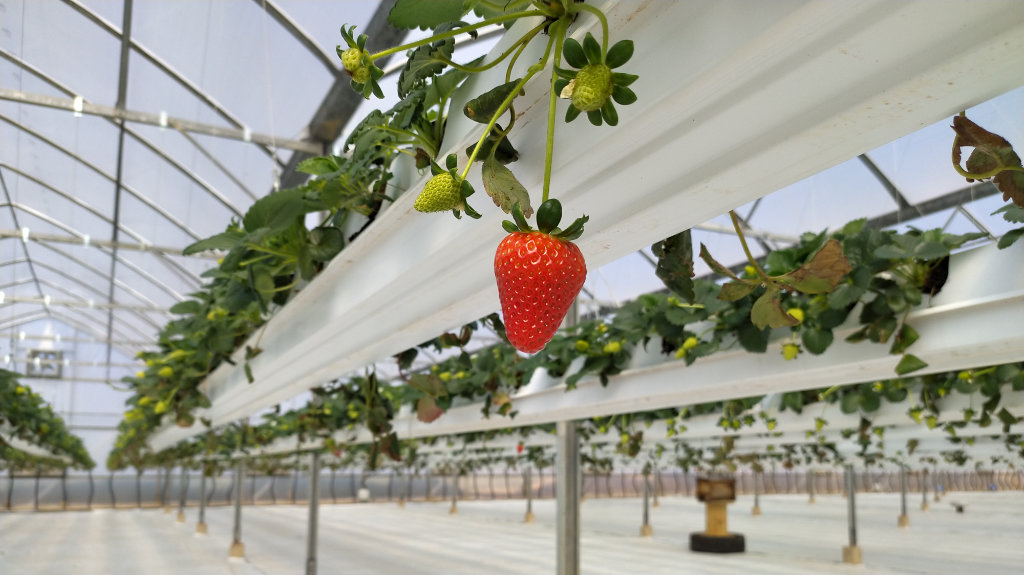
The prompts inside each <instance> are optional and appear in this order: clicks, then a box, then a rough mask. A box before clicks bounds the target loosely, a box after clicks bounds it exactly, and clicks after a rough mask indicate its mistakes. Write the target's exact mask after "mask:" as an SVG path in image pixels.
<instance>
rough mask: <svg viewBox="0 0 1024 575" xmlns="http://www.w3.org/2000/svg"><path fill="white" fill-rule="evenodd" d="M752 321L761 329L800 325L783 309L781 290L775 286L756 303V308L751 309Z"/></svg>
mask: <svg viewBox="0 0 1024 575" xmlns="http://www.w3.org/2000/svg"><path fill="white" fill-rule="evenodd" d="M750 320H751V321H752V322H754V325H756V326H757V327H758V328H760V329H764V328H766V327H772V328H777V327H789V326H794V325H797V324H798V323H799V322H798V321H797V320H796V318H794V317H793V316H791V315H789V314H788V313H786V311H785V310H783V309H782V303H781V302H780V301H779V288H778V287H776V286H775V285H774V284H770V285H769V286H768V287H767V288H766V289H765V290H764V293H763V294H761V297H759V298H757V301H755V302H754V306H753V307H752V308H750Z"/></svg>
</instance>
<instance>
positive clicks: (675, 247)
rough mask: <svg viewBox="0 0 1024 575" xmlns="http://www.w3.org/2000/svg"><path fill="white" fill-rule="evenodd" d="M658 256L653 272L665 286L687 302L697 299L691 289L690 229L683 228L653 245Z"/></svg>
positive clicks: (691, 247) (691, 242)
mask: <svg viewBox="0 0 1024 575" xmlns="http://www.w3.org/2000/svg"><path fill="white" fill-rule="evenodd" d="M651 251H652V252H653V253H654V255H655V256H656V257H657V258H658V264H657V266H656V267H655V269H654V274H655V275H656V276H658V279H660V280H661V281H662V283H664V284H665V287H667V288H668V289H670V290H672V292H673V293H675V294H676V295H678V296H679V297H681V298H683V299H684V300H685V301H687V302H689V303H694V302H695V301H696V299H697V297H696V295H695V294H694V291H693V241H692V240H691V236H690V230H684V231H682V232H679V233H678V234H676V235H674V236H671V237H668V238H666V239H664V240H662V241H660V242H658V243H656V244H654V245H653V246H651Z"/></svg>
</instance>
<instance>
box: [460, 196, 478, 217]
mask: <svg viewBox="0 0 1024 575" xmlns="http://www.w3.org/2000/svg"><path fill="white" fill-rule="evenodd" d="M462 208H463V210H465V212H466V215H467V216H469V217H471V218H473V219H474V220H479V219H480V217H481V216H480V213H479V212H477V211H476V210H474V209H473V207H472V206H470V205H469V202H467V201H466V200H462Z"/></svg>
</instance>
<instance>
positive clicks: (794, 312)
mask: <svg viewBox="0 0 1024 575" xmlns="http://www.w3.org/2000/svg"><path fill="white" fill-rule="evenodd" d="M786 313H788V314H789V315H790V316H792V317H793V319H795V320H796V322H797V323H803V322H804V310H802V309H800V308H798V307H794V308H790V309H787V310H786Z"/></svg>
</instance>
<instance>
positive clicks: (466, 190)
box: [455, 176, 476, 200]
mask: <svg viewBox="0 0 1024 575" xmlns="http://www.w3.org/2000/svg"><path fill="white" fill-rule="evenodd" d="M455 178H456V179H459V177H458V176H455ZM474 193H476V190H474V189H473V184H471V183H469V180H462V183H461V184H459V195H460V196H462V199H463V200H465V199H466V198H468V197H469V196H472V195H473V194H474Z"/></svg>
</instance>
